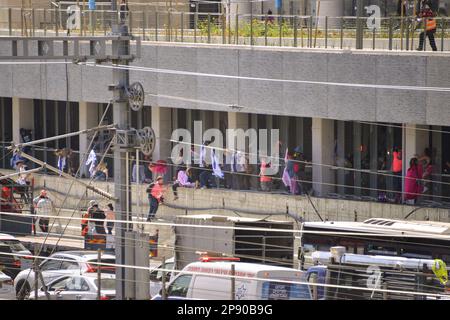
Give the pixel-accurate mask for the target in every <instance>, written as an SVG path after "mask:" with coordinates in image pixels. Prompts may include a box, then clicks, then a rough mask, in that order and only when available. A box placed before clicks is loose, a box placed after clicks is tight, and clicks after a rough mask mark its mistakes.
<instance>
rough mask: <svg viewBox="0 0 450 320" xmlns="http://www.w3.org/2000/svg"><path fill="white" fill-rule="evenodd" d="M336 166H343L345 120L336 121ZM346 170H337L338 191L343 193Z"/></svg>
mask: <svg viewBox="0 0 450 320" xmlns="http://www.w3.org/2000/svg"><path fill="white" fill-rule="evenodd" d="M336 165H337V166H338V167H345V121H337V161H336ZM345 177H346V171H345V170H343V169H339V170H337V183H338V193H339V194H345V180H346V179H345Z"/></svg>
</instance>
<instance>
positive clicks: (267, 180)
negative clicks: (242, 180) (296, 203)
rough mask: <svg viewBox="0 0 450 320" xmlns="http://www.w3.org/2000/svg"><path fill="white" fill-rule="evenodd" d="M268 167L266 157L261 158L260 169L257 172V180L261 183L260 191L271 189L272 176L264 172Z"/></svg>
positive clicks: (268, 163)
mask: <svg viewBox="0 0 450 320" xmlns="http://www.w3.org/2000/svg"><path fill="white" fill-rule="evenodd" d="M269 168H270V162H269V161H268V160H267V158H265V157H264V158H263V159H261V170H260V173H259V176H260V177H259V181H260V183H261V189H262V191H266V192H270V191H272V177H270V176H269V175H267V174H266V171H267V170H268V169H269Z"/></svg>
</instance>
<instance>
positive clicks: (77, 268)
mask: <svg viewBox="0 0 450 320" xmlns="http://www.w3.org/2000/svg"><path fill="white" fill-rule="evenodd" d="M115 259H116V258H115V256H114V255H112V254H107V253H105V254H102V259H101V262H102V263H108V264H115V263H116V260H115ZM90 262H94V263H96V262H97V252H96V251H61V252H57V253H54V254H52V255H51V256H50V257H48V258H46V260H44V261H43V262H42V263H41V264H40V266H39V269H40V271H41V274H42V277H43V279H44V284H46V285H47V284H48V283H50V282H51V281H53V280H55V279H56V278H59V277H61V276H67V275H81V274H85V273H96V272H97V265H96V264H90ZM100 269H101V271H102V273H113V274H115V267H114V266H101V267H100ZM34 282H35V274H34V271H33V269H31V268H30V269H26V270H23V271H21V272H20V273H19V274H18V275H17V276H16V278H15V279H14V289H15V292H16V297H17V299H20V300H22V299H27V298H28V297H29V296H30V293H31V292H32V291H33V290H34ZM42 285H43V284H42V282H41V280H40V279H39V285H38V287H41V286H42Z"/></svg>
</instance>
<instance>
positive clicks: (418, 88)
mask: <svg viewBox="0 0 450 320" xmlns="http://www.w3.org/2000/svg"><path fill="white" fill-rule="evenodd" d="M75 64H77V65H85V66H89V67H98V68H108V69H122V70H131V71H143V72H152V73H165V74H174V75H186V76H196V77H209V78H225V79H238V80H253V81H267V82H281V83H298V84H313V85H326V86H338V87H356V88H369V89H390V90H409V91H432V92H450V88H447V87H423V86H398V85H378V84H359V83H344V82H326V81H309V80H290V79H273V78H261V77H245V76H232V75H224V74H213V73H202V72H191V71H181V70H171V69H161V68H149V67H138V66H127V65H119V64H112V65H99V64H95V63H90V62H77V63H75Z"/></svg>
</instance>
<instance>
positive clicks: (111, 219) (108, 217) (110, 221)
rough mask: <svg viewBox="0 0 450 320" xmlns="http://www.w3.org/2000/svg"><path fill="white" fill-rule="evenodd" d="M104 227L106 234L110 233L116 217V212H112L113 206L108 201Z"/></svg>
mask: <svg viewBox="0 0 450 320" xmlns="http://www.w3.org/2000/svg"><path fill="white" fill-rule="evenodd" d="M105 214H106V228H107V229H108V234H112V229H113V228H114V220H115V219H116V214H115V213H114V207H113V205H112V203H108V204H107V206H106V211H105Z"/></svg>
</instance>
